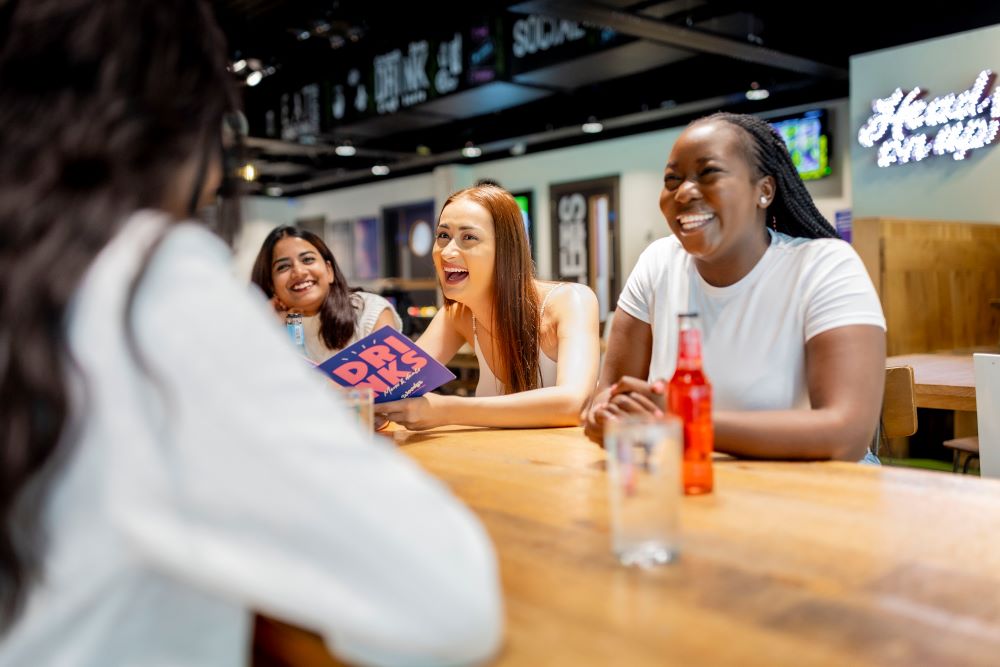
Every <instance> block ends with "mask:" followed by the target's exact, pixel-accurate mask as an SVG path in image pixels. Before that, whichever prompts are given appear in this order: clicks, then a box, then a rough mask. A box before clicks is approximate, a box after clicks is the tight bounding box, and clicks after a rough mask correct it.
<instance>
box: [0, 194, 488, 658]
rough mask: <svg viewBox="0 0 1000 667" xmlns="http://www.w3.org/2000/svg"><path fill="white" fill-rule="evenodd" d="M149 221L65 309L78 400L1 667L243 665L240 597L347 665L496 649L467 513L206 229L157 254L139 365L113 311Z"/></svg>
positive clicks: (478, 549) (106, 255) (130, 230)
mask: <svg viewBox="0 0 1000 667" xmlns="http://www.w3.org/2000/svg"><path fill="white" fill-rule="evenodd" d="M162 226H163V221H162V218H160V217H159V216H157V215H155V214H152V213H149V212H143V213H138V214H136V215H135V216H134V217H133V218H132V220H131V221H130V222H129V223H128V224H127V226H126V227H125V228H124V229H123V230H122V231H121V232H120V233H119V234H118V235H117V236H116V237H115V239H114V240H113V241H112V242H111V243H110V244H109V245H108V247H106V248H105V249H104V251H103V252H102V253H101V254H100V255H99V256H98V258H97V259H96V260H95V262H94V263H93V265H92V266H91V267H90V269H89V270H88V272H87V274H86V276H85V279H84V282H83V283H82V285H81V286H80V288H79V289H78V291H77V293H76V295H75V297H74V299H73V302H72V304H71V309H70V311H69V312H68V336H69V342H70V346H71V349H72V352H73V355H74V356H75V358H76V360H77V361H78V363H79V365H80V367H81V369H82V370H83V373H84V376H85V378H86V385H85V386H86V390H87V392H86V399H87V400H86V402H84V401H83V398H82V394H81V391H80V390H81V389H82V388H83V387H84V384H83V383H82V382H79V381H75V384H74V394H75V396H74V400H73V411H72V417H73V418H74V420H75V422H76V424H77V425H78V427H79V430H78V431H77V437H76V439H75V440H74V442H73V443H72V445H71V447H70V448H69V449H67V450H66V451H67V452H68V453H69V456H68V458H67V460H66V461H65V462H64V465H63V467H62V469H61V470H60V473H59V475H58V477H56V479H55V483H54V484H53V485H52V486H51V487H50V494H49V496H48V501H47V506H46V509H45V514H44V526H45V529H46V531H47V536H48V538H49V541H48V545H47V548H46V550H45V560H44V564H43V578H42V581H41V582H40V583H38V584H36V585H34V586H33V587H32V588H31V589H30V596H29V599H28V604H27V608H26V609H25V612H24V614H23V615H22V616H21V617H20V618H19V619H18V621H17V622H16V623H15V624H14V625H13V627H12V628H11V629H10V630H9V632H8V633H7V634H6V635H5V636H4V637H3V639H2V641H0V666H2V667H24V666H26V665H31V666H32V667H42V666H45V665H60V666H61V665H73V666H74V667H91V666H92V667H116V666H119V665H121V666H125V665H129V666H131V665H144V666H145V665H150V666H164V667H165V666H173V665H185V666H186V667H235V666H236V665H246V664H249V660H248V651H249V633H250V625H249V623H250V620H251V614H250V609H256V610H260V611H262V612H264V613H267V614H270V615H273V616H278V617H281V618H285V619H287V620H290V621H292V622H294V623H297V624H299V625H302V626H304V627H308V628H312V629H315V630H317V631H319V632H321V633H322V634H323V635H324V636H325V638H326V639H327V643H328V644H330V646H331V647H332V648H333V649H335V650H336V651H337V652H338V653H339V654H340V655H341V656H342V657H343V658H344V659H346V660H348V661H351V662H359V663H362V664H413V663H419V664H454V663H463V662H474V661H478V660H482V659H484V658H485V657H487V656H488V655H489V654H490V653H491V652H492V651H493V650H494V649H495V648H496V646H497V644H498V642H499V639H500V635H501V624H502V620H501V619H502V610H501V601H500V593H499V587H498V582H497V573H496V564H495V559H494V555H493V551H492V549H491V547H490V543H489V541H488V538H487V537H486V534H485V532H484V531H483V530H482V528H481V526H480V524H479V523H478V521H477V520H476V519H475V518H474V517H473V515H472V514H471V513H470V512H469V511H468V510H467V509H466V508H465V507H463V506H462V505H461V504H460V503H459V502H457V501H456V500H455V498H454V497H453V496H452V495H451V494H450V493H449V492H448V491H447V490H446V488H445V487H444V485H442V484H440V483H439V482H437V481H436V480H434V479H433V478H431V477H429V476H428V475H426V474H425V473H424V472H423V471H422V470H421V469H420V468H419V467H418V466H417V465H415V464H414V463H413V462H412V461H410V460H409V459H407V458H406V457H405V456H404V455H402V454H401V453H399V452H397V451H396V450H395V449H394V448H393V447H392V446H391V445H389V444H375V443H370V442H368V440H367V439H366V438H365V437H363V436H362V434H361V432H360V431H359V430H358V427H357V425H356V420H355V418H354V417H353V416H352V415H351V414H350V413H349V412H348V411H346V410H345V409H344V408H343V407H342V406H341V405H340V404H339V403H338V402H337V401H336V400H335V398H334V394H333V392H331V391H330V390H329V387H328V386H327V381H326V380H324V379H323V378H322V377H321V376H320V374H318V373H316V372H315V371H313V370H311V369H309V368H308V367H307V365H306V364H304V363H302V360H301V359H300V358H299V357H298V356H297V355H296V353H295V351H294V349H293V348H292V346H290V345H289V344H288V340H287V337H286V336H285V333H284V332H283V331H281V330H280V329H279V328H278V327H275V326H274V315H273V313H271V312H269V308H268V306H267V304H266V303H265V302H264V301H263V300H262V299H256V300H255V299H254V298H253V297H252V296H250V292H249V291H248V290H247V289H246V286H245V285H242V284H240V283H238V282H236V281H235V279H234V278H233V277H232V275H231V274H230V271H229V269H228V263H229V253H228V250H227V249H226V248H225V246H224V245H223V244H222V243H221V242H220V241H219V240H218V239H217V238H216V237H214V236H212V235H211V234H209V233H208V232H207V231H205V230H204V229H201V228H199V227H196V226H194V225H179V226H177V227H175V228H174V229H173V230H172V231H170V232H169V234H168V235H167V237H166V239H165V240H164V242H163V244H162V245H161V247H160V248H159V249H158V251H157V252H156V254H155V256H154V257H153V259H152V261H151V262H150V264H149V268H148V271H147V273H146V276H145V278H144V280H143V282H142V284H141V287H140V289H139V291H138V295H137V299H136V302H135V308H134V318H133V321H134V322H135V329H134V330H135V337H136V340H137V342H138V345H139V347H140V349H141V350H142V351H143V353H144V355H145V358H146V359H147V360H148V362H149V365H150V366H151V369H152V371H153V374H154V375H153V377H150V376H148V375H146V374H144V373H143V372H142V371H141V370H140V369H139V367H138V366H137V365H136V362H135V360H134V359H133V357H132V356H131V355H130V353H129V351H128V347H127V345H126V340H125V334H124V328H123V326H122V321H123V320H122V314H123V307H124V302H125V296H126V291H127V289H128V287H129V285H130V283H131V282H132V277H133V276H134V275H135V271H136V269H137V267H138V265H139V262H140V261H141V260H142V258H143V253H144V249H145V248H146V247H147V245H148V243H149V240H150V239H151V238H152V237H154V236H156V235H157V234H158V233H159V230H160V229H162ZM74 377H77V376H74ZM77 380H78V378H77Z"/></svg>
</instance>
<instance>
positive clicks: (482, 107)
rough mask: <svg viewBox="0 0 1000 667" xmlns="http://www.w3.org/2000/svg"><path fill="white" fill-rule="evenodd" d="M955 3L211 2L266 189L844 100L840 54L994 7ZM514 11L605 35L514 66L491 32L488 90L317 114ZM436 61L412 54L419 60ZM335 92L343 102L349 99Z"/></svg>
mask: <svg viewBox="0 0 1000 667" xmlns="http://www.w3.org/2000/svg"><path fill="white" fill-rule="evenodd" d="M956 5H957V6H958V7H959V8H958V9H957V10H956V11H954V12H950V13H949V12H947V11H946V10H943V9H941V8H940V7H938V8H935V9H930V8H926V9H917V8H916V7H917V5H916V3H908V2H907V3H897V2H878V1H872V0H869V1H868V2H858V1H856V0H851V1H841V2H833V3H818V2H808V1H804V2H800V3H797V4H794V5H793V4H792V3H754V2H738V1H735V2H733V1H727V0H668V1H666V2H662V1H661V2H657V1H652V0H647V1H645V2H629V1H627V0H626V1H622V0H619V1H605V2H601V3H599V2H566V1H559V0H536V1H533V2H488V1H483V2H476V3H461V4H460V5H456V6H452V4H451V3H430V2H422V3H416V2H410V3H395V2H393V3H388V2H381V1H379V0H336V1H333V0H326V1H322V2H320V1H316V0H218V1H217V2H216V3H215V6H216V9H217V13H218V16H219V20H220V23H221V24H222V26H223V30H224V31H225V32H226V34H227V37H228V39H229V44H230V50H231V56H232V60H233V61H234V62H236V61H239V60H241V59H244V60H250V63H251V65H250V66H249V67H247V68H245V69H244V70H243V71H242V72H241V73H240V79H241V81H242V80H243V76H245V75H246V73H247V72H249V71H251V70H253V69H259V70H261V73H262V74H266V76H264V77H263V79H262V80H261V82H260V83H259V85H257V86H255V87H245V88H244V91H245V98H244V99H245V105H246V109H247V114H248V116H249V118H250V123H251V136H252V137H254V138H253V139H252V140H251V144H252V147H253V151H254V155H255V165H256V166H257V168H258V172H259V175H258V179H257V181H256V182H255V183H254V184H253V186H252V187H253V188H254V189H255V190H256V191H258V192H262V193H268V194H274V195H277V194H284V195H290V194H303V193H306V192H314V191H318V190H324V189H331V188H335V187H342V186H346V185H353V184H356V183H359V182H363V181H366V180H373V179H376V178H378V177H377V176H373V175H372V173H371V167H372V166H374V165H376V164H381V165H386V166H388V167H389V168H390V169H391V174H390V177H391V176H397V175H402V174H406V173H414V172H416V171H421V170H427V169H430V168H432V167H434V166H435V165H437V164H442V163H446V162H471V161H473V158H468V157H464V156H462V154H461V153H460V151H461V149H462V148H463V147H465V146H466V145H468V144H474V145H475V146H479V147H482V150H483V154H482V156H481V157H479V158H478V159H481V160H483V159H496V158H498V157H503V156H506V155H509V154H510V152H509V151H510V149H511V148H514V150H515V151H518V150H520V149H522V148H523V149H524V150H526V151H529V152H532V151H538V150H544V149H547V148H552V147H557V146H561V145H567V144H571V143H580V142H583V141H591V140H595V139H606V138H608V137H610V136H617V135H623V134H629V133H634V132H639V131H646V130H649V129H655V128H659V127H666V126H672V125H679V124H682V123H684V122H686V121H687V120H688V119H690V118H692V117H695V116H699V115H702V114H704V113H708V112H710V111H714V110H718V109H721V108H725V109H728V110H734V111H766V110H769V109H775V108H779V107H785V106H790V105H795V104H800V103H807V102H814V101H820V100H826V99H831V98H837V97H846V96H847V93H848V81H847V70H848V61H849V57H850V56H851V55H853V54H857V53H864V52H867V51H872V50H875V49H880V48H886V47H890V46H896V45H899V44H905V43H909V42H913V41H918V40H922V39H927V38H931V37H936V36H941V35H946V34H950V33H953V32H960V31H963V30H969V29H972V28H976V27H980V26H985V25H991V24H994V23H1000V2H995V1H989V2H967V3H956ZM529 14H534V15H548V16H551V17H555V18H560V19H565V20H568V21H575V22H578V23H580V24H583V25H587V26H589V27H591V30H590V33H591V35H592V36H593V39H591V41H592V42H593V41H594V40H597V39H600V40H605V39H607V40H609V41H608V42H607V43H604V46H602V47H599V48H589V49H588V48H586V47H581V48H580V49H577V50H576V51H574V50H573V49H571V48H563V53H562V54H561V55H560V56H558V57H556V58H554V59H549V60H548V61H545V62H539V63H536V65H537V66H536V67H535V68H534V69H532V70H529V71H520V72H517V71H515V69H514V68H513V67H512V66H511V63H510V61H511V60H512V58H511V57H510V48H511V47H510V44H509V43H507V44H506V45H504V44H502V43H500V42H503V41H504V38H503V37H500V39H499V42H498V43H497V44H496V51H497V53H496V54H494V55H493V56H492V57H493V58H494V59H496V58H499V59H500V60H494V61H493V62H495V63H496V64H497V68H496V70H497V71H498V72H500V74H499V75H498V79H497V80H495V81H494V82H493V83H490V84H489V85H485V86H481V87H479V88H475V87H470V88H467V89H465V90H464V92H463V89H459V91H457V92H456V93H454V94H452V95H444V96H439V97H437V98H436V99H435V98H433V97H432V98H431V99H429V100H428V101H426V102H424V103H418V104H414V105H413V106H411V107H409V108H406V109H402V108H401V109H400V110H399V111H396V112H395V113H386V114H381V115H379V114H377V113H374V109H373V105H372V103H371V100H369V101H368V107H369V108H368V110H367V111H366V112H365V113H363V114H355V116H354V117H352V116H351V113H352V112H351V111H350V109H349V105H350V102H351V99H347V100H346V102H347V104H348V112H347V115H345V116H344V117H343V118H341V120H335V119H334V118H333V117H332V116H331V114H330V112H328V109H329V108H332V107H331V105H332V104H333V103H334V86H335V84H336V83H337V81H338V80H339V81H340V82H341V83H343V82H344V81H346V78H345V77H346V76H347V75H346V74H344V73H345V72H347V71H348V70H349V69H350V68H351V66H356V67H357V69H358V70H359V73H360V76H361V78H362V79H366V78H367V79H368V83H369V89H370V88H371V87H372V85H371V81H370V79H371V74H370V70H371V67H372V55H373V54H381V53H384V52H385V51H389V50H392V49H396V48H401V49H404V50H405V49H406V47H407V44H408V43H409V42H411V41H412V40H424V39H426V40H431V41H430V43H431V45H432V46H431V48H432V49H435V48H437V42H435V41H434V40H438V42H443V41H446V40H447V39H448V36H449V35H451V34H452V33H454V32H459V31H462V30H463V29H465V30H466V31H467V29H469V28H470V27H471V26H484V29H485V26H490V29H491V30H492V31H493V33H492V34H494V35H502V34H503V30H504V28H503V27H502V26H503V25H506V26H508V27H507V28H506V29H507V31H508V34H507V39H506V41H507V42H512V41H513V40H512V39H511V38H510V30H511V29H510V27H509V26H510V25H512V24H513V23H514V22H515V21H517V20H518V19H523V18H525V17H526V16H528V15H529ZM602 27H603V29H602ZM607 28H610V29H611V30H613V31H614V32H609V31H608V30H607ZM598 33H600V35H599V37H598V36H597V34H598ZM465 39H466V42H465V48H466V50H467V53H466V56H465V57H466V58H467V59H468V57H469V54H468V51H469V50H470V49H471V47H472V46H474V44H470V42H469V37H468V31H467V32H466V37H465ZM584 41H586V40H581V42H580V43H581V44H582V43H583V42H584ZM441 48H444V47H443V46H442V47H441ZM480 50H482V49H480ZM435 55H436V54H435V53H429V54H427V56H428V58H427V60H428V62H431V63H433V61H434V60H435ZM504 58H506V62H504ZM467 63H468V60H467ZM433 68H434V65H433V64H432V65H430V71H433ZM466 69H469V67H468V64H467V65H466ZM366 70H367V71H366ZM469 74H470V73H469V72H465V73H464V74H463V75H465V76H467V75H469ZM338 77H339V78H338ZM309 84H319V85H318V86H316V87H315V88H314V90H316V91H318V94H317V96H316V99H315V104H316V107H317V108H319V107H320V105H322V107H323V113H322V116H323V120H322V123H320V125H321V127H317V128H314V129H313V130H311V131H309V132H307V133H296V132H291V134H289V133H287V132H286V133H285V136H284V137H282V136H281V134H282V129H281V126H282V123H281V120H280V118H279V117H280V116H281V111H280V107H281V102H282V95H286V96H287V95H289V94H291V93H294V92H295V91H298V90H301V89H302V87H303V86H308V85H309ZM344 85H345V86H346V84H344ZM753 85H758V86H760V87H763V88H767V89H768V90H769V91H770V97H769V98H768V99H766V100H762V101H754V102H751V101H749V100H747V98H746V95H745V93H746V91H747V90H748V88H750V87H751V86H753ZM347 90H348V98H350V96H351V95H354V94H355V93H354V92H353V91H354V90H355V89H353V88H349V87H348V88H347ZM366 92H368V93H369V94H370V93H372V92H373V91H370V90H368V91H366ZM289 100H291V101H295V100H294V96H289V97H286V98H285V102H286V106H287V105H288V104H290V102H289ZM300 101H301V100H300ZM343 101H344V100H343V99H341V102H343ZM362 101H364V100H362ZM306 103H308V101H307V100H306ZM268 111H270V112H271V114H272V115H271V116H270V122H269V121H268V116H267V113H268ZM591 118H593V119H596V120H599V121H601V122H603V123H604V126H605V130H604V131H603V132H601V133H600V134H596V135H587V134H583V133H582V131H581V130H580V126H581V124H582V123H584V122H586V121H587V120H588V119H591ZM269 133H270V135H271V136H270V137H268V134H269ZM345 141H347V142H350V143H351V144H352V146H354V147H355V148H356V150H357V152H356V154H355V155H353V156H350V157H344V156H340V155H337V154H336V153H335V152H334V151H335V147H336V146H337V145H340V144H342V143H344V142H345Z"/></svg>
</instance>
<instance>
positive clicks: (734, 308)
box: [586, 113, 885, 460]
mask: <svg viewBox="0 0 1000 667" xmlns="http://www.w3.org/2000/svg"><path fill="white" fill-rule="evenodd" d="M660 210H661V211H662V212H663V216H664V218H665V219H666V221H667V225H668V226H669V227H670V230H671V231H672V232H673V236H671V237H668V238H664V239H660V240H658V241H656V242H654V243H653V244H651V245H650V246H649V247H648V248H647V249H646V250H645V251H644V252H643V253H642V256H641V257H640V258H639V261H638V263H637V265H636V267H635V269H634V270H633V271H632V275H631V276H629V279H628V282H627V284H626V285H625V288H624V289H623V290H622V294H621V296H620V297H619V300H618V309H617V311H616V313H615V317H614V326H613V327H612V328H611V337H610V340H609V342H608V349H607V355H606V356H605V361H604V367H603V368H602V370H601V380H600V384H599V386H598V393H597V395H596V396H595V398H594V403H593V405H592V406H591V407H590V409H589V410H588V412H587V415H586V427H587V432H588V435H590V437H591V438H593V439H595V440H600V439H601V436H602V432H603V427H604V423H605V421H606V420H607V419H613V418H619V417H623V416H625V415H629V414H642V413H649V412H655V411H656V410H658V407H657V405H656V404H657V403H659V404H660V405H662V395H663V393H664V390H665V387H664V385H665V382H660V380H669V379H670V376H671V375H672V374H673V371H674V364H675V361H676V357H677V315H678V314H679V313H685V312H690V311H695V312H698V313H699V314H700V315H701V320H702V322H703V327H704V351H703V359H704V366H705V372H706V375H707V376H708V379H709V380H710V381H711V383H712V385H713V392H714V405H713V410H714V411H715V412H714V415H713V417H714V425H715V446H716V449H718V450H719V451H723V452H727V453H730V454H736V455H741V456H748V457H762V458H788V459H820V458H838V459H848V460H857V459H859V458H861V457H862V456H863V455H865V449H866V447H867V446H868V444H869V443H870V442H871V439H872V435H873V433H874V432H875V425H876V423H877V421H878V417H879V413H880V411H881V406H882V386H883V383H884V377H885V318H884V317H883V316H882V308H881V306H880V304H879V300H878V295H877V294H876V293H875V288H874V286H873V285H872V282H871V279H870V278H869V277H868V274H867V272H866V271H865V268H864V266H863V265H862V263H861V260H860V258H859V257H858V255H857V253H855V252H854V249H853V248H851V246H850V245H848V244H847V243H844V242H843V241H841V240H839V239H837V238H835V236H836V235H835V234H834V232H833V229H832V228H831V227H830V225H829V224H828V223H827V222H826V220H825V219H824V218H823V216H822V215H821V214H820V213H819V211H818V210H816V206H815V205H814V204H813V201H812V198H811V197H810V196H809V193H808V191H807V190H806V188H805V186H804V184H803V183H802V179H801V178H800V177H799V175H798V172H797V171H796V169H795V166H794V165H793V164H792V161H791V158H790V157H789V155H788V151H787V150H786V148H785V144H784V141H783V140H782V139H781V137H780V136H779V135H778V134H777V133H776V132H775V131H774V130H773V129H772V128H771V126H770V125H768V124H767V123H766V122H765V121H763V120H760V119H759V118H755V117H753V116H745V115H735V114H727V113H720V114H715V115H714V116H709V117H707V118H702V119H700V120H697V121H695V122H694V123H692V124H691V125H689V126H688V128H687V129H685V130H684V132H683V133H681V135H680V137H679V138H678V139H677V142H676V143H675V144H674V147H673V150H671V152H670V157H669V160H668V162H667V167H666V170H665V172H664V175H663V190H662V192H661V194H660ZM651 383H652V384H651Z"/></svg>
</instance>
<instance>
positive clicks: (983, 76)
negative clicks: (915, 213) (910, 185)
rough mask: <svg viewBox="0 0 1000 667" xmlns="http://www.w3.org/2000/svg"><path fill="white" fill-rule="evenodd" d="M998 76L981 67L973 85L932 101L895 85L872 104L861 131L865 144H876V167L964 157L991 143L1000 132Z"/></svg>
mask: <svg viewBox="0 0 1000 667" xmlns="http://www.w3.org/2000/svg"><path fill="white" fill-rule="evenodd" d="M995 78H996V75H995V74H994V73H993V72H992V71H990V70H983V71H982V72H980V73H979V76H977V77H976V82H975V83H974V84H972V86H971V87H970V88H969V89H968V90H965V91H962V92H961V93H958V94H957V95H956V94H955V93H950V94H948V95H945V96H943V97H935V98H934V99H932V100H929V101H928V100H924V99H922V98H923V96H924V94H925V92H926V91H924V90H921V89H920V88H914V89H913V90H911V91H910V92H908V93H907V92H904V91H903V89H902V88H897V89H896V90H895V91H893V93H892V95H890V96H889V97H886V98H882V99H877V100H875V101H874V102H872V115H871V116H870V117H869V118H868V120H867V121H866V122H865V124H864V125H863V126H862V127H861V129H860V130H859V131H858V143H860V144H861V145H862V146H864V147H865V148H872V147H874V146H875V144H878V166H880V167H891V166H893V165H898V164H906V163H907V162H919V161H920V160H923V159H924V158H927V157H931V156H940V155H951V157H952V158H953V159H955V160H964V159H965V157H966V156H967V155H968V154H969V151H973V150H975V149H977V148H983V147H984V146H988V145H990V144H992V143H993V141H994V140H995V139H996V138H997V134H998V132H1000V88H993V89H992V90H990V89H991V88H992V86H993V81H994V79H995Z"/></svg>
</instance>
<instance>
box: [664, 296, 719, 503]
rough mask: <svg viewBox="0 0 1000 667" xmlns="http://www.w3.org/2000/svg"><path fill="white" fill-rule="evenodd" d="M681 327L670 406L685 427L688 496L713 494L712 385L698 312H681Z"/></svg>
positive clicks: (678, 318)
mask: <svg viewBox="0 0 1000 667" xmlns="http://www.w3.org/2000/svg"><path fill="white" fill-rule="evenodd" d="M677 324H678V339H677V367H676V369H675V370H674V376H673V377H672V378H670V385H669V394H668V396H669V398H668V406H669V410H670V412H671V413H673V414H675V415H677V416H678V417H680V419H681V421H682V422H683V424H684V493H686V494H689V495H695V494H700V493H711V491H712V450H713V442H714V432H713V430H712V385H711V384H710V383H709V382H708V379H707V378H706V377H705V373H704V372H703V371H702V369H701V326H700V324H699V320H698V313H681V314H680V315H678V316H677Z"/></svg>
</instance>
